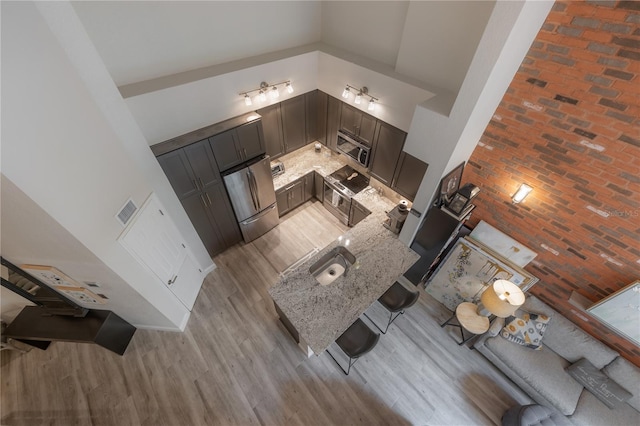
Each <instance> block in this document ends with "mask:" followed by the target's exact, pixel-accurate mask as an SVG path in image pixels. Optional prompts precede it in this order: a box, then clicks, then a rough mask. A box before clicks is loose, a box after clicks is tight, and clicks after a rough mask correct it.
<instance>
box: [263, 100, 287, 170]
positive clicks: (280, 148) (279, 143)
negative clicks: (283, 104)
mask: <svg viewBox="0 0 640 426" xmlns="http://www.w3.org/2000/svg"><path fill="white" fill-rule="evenodd" d="M257 112H258V114H260V115H261V116H262V130H263V133H264V143H265V146H266V150H267V154H269V157H271V158H272V159H274V158H277V157H280V156H281V155H283V154H284V153H285V151H286V150H285V146H284V137H283V134H282V113H281V112H280V104H279V103H277V104H274V105H270V106H268V107H265V108H261V109H259V110H258V111H257Z"/></svg>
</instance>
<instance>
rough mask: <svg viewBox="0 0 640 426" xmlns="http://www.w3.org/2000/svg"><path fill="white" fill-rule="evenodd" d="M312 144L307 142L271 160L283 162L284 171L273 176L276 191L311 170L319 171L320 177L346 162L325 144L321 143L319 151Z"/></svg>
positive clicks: (325, 175)
mask: <svg viewBox="0 0 640 426" xmlns="http://www.w3.org/2000/svg"><path fill="white" fill-rule="evenodd" d="M313 145H314V144H312V143H311V144H308V145H306V146H304V147H302V148H300V149H297V150H295V151H293V152H291V153H289V154H287V155H283V156H282V157H280V158H277V159H276V160H274V161H272V164H273V163H274V162H277V161H282V163H283V164H284V173H282V174H280V175H278V176H276V177H274V178H273V186H274V188H275V190H276V191H277V190H278V189H280V188H282V187H284V186H286V185H288V184H290V183H291V182H293V181H294V180H297V179H299V178H301V177H302V176H304V175H306V174H307V173H309V172H310V171H312V170H315V171H317V172H318V173H320V174H321V175H322V177H327V176H329V175H330V174H331V173H333V172H335V171H336V170H338V169H339V168H340V167H342V166H344V165H346V164H347V162H346V161H345V160H344V158H342V156H341V155H340V154H336V153H335V152H332V151H331V150H330V149H329V148H327V147H326V146H324V145H322V148H321V150H320V152H316V151H315V149H314V147H313Z"/></svg>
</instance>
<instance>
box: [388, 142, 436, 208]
mask: <svg viewBox="0 0 640 426" xmlns="http://www.w3.org/2000/svg"><path fill="white" fill-rule="evenodd" d="M428 167H429V165H428V164H427V163H425V162H424V161H422V160H420V159H418V158H416V157H414V156H413V155H410V154H407V153H406V152H404V151H402V154H400V159H399V160H398V165H397V166H396V171H395V174H394V176H393V182H392V184H391V189H393V190H394V191H396V192H397V193H398V194H400V195H403V196H405V197H407V198H408V199H409V200H411V201H413V200H414V199H415V198H416V194H417V193H418V188H420V184H421V183H422V179H423V178H424V174H425V173H426V171H427V168H428Z"/></svg>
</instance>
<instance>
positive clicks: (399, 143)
mask: <svg viewBox="0 0 640 426" xmlns="http://www.w3.org/2000/svg"><path fill="white" fill-rule="evenodd" d="M406 137H407V134H406V133H405V132H403V131H402V130H400V129H397V128H395V127H393V126H391V125H389V124H387V123H384V122H382V121H378V124H377V126H376V134H375V138H374V142H373V149H372V153H373V155H372V158H371V164H370V166H369V173H370V174H371V175H372V176H373V177H375V178H376V179H378V180H379V181H380V182H382V183H383V184H385V185H387V186H391V183H392V182H391V181H392V180H393V174H394V172H395V170H396V165H397V164H398V160H399V159H400V153H401V152H402V148H403V147H404V140H405V139H406Z"/></svg>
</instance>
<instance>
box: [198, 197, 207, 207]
mask: <svg viewBox="0 0 640 426" xmlns="http://www.w3.org/2000/svg"><path fill="white" fill-rule="evenodd" d="M200 201H202V204H204V206H205V207H207V202H206V201H205V200H204V195H202V194H200Z"/></svg>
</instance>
